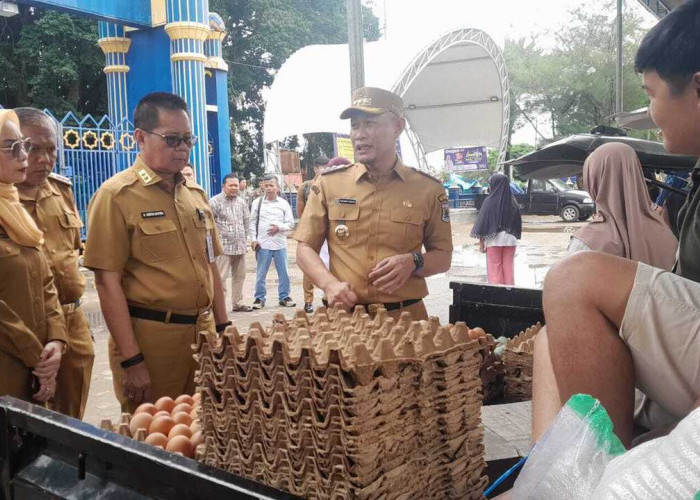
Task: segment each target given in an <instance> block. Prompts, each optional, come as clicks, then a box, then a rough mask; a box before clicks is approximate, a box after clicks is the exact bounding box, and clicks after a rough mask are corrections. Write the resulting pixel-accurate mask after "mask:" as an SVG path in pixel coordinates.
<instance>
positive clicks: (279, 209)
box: [249, 175, 296, 309]
mask: <svg viewBox="0 0 700 500" xmlns="http://www.w3.org/2000/svg"><path fill="white" fill-rule="evenodd" d="M260 187H261V189H262V192H263V195H262V196H260V197H259V198H257V199H255V200H253V203H252V206H251V214H250V228H249V234H250V239H251V241H252V242H253V243H252V245H251V246H252V248H253V250H255V252H256V260H257V263H258V267H257V276H256V281H255V301H254V302H253V309H261V308H263V307H265V299H266V296H267V287H266V286H265V280H266V278H267V271H268V270H269V269H270V264H271V263H272V262H273V261H274V262H275V269H276V270H277V277H278V278H279V283H278V286H277V292H278V300H279V305H281V306H284V307H295V306H296V303H295V302H294V301H293V300H292V298H291V297H290V296H289V293H290V284H289V273H288V272H287V233H288V232H290V231H292V229H294V215H293V214H292V207H290V206H289V203H287V200H285V199H284V198H281V197H280V196H278V192H279V186H278V185H277V178H276V177H275V176H274V175H268V176H265V177H264V178H263V180H262V182H261V183H260Z"/></svg>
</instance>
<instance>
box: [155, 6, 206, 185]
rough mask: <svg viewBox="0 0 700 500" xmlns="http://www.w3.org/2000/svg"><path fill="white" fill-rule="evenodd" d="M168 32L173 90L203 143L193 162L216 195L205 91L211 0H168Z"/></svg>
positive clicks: (200, 179)
mask: <svg viewBox="0 0 700 500" xmlns="http://www.w3.org/2000/svg"><path fill="white" fill-rule="evenodd" d="M166 18H167V24H166V25H165V32H166V33H167V34H168V36H169V37H170V70H171V73H172V79H173V92H174V93H175V94H177V95H179V96H180V97H182V98H183V99H184V100H185V101H187V104H188V106H189V108H190V117H191V119H192V130H193V133H194V134H195V135H196V136H197V137H199V142H198V143H197V144H196V145H195V147H194V148H193V150H192V156H191V158H190V159H191V161H192V165H193V166H194V169H195V175H196V177H197V182H198V183H199V185H200V186H202V187H203V188H204V190H205V191H206V192H207V193H209V194H210V195H211V194H212V190H211V172H210V168H209V161H208V152H207V146H208V136H209V134H208V131H207V111H206V98H205V90H204V64H205V63H206V61H207V57H206V56H205V55H204V42H205V40H207V38H208V37H209V2H208V1H207V0H167V3H166Z"/></svg>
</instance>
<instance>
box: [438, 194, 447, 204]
mask: <svg viewBox="0 0 700 500" xmlns="http://www.w3.org/2000/svg"><path fill="white" fill-rule="evenodd" d="M438 201H439V202H440V203H445V202H446V201H447V195H446V194H445V193H442V194H441V195H440V196H438Z"/></svg>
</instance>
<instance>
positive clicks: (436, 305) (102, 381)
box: [84, 210, 581, 424]
mask: <svg viewBox="0 0 700 500" xmlns="http://www.w3.org/2000/svg"><path fill="white" fill-rule="evenodd" d="M475 215H476V212H474V211H470V210H468V211H463V212H457V213H453V214H452V227H453V237H454V245H455V253H454V255H453V260H452V269H451V270H450V271H449V272H448V273H446V274H442V275H438V276H433V277H431V278H429V279H428V288H429V290H430V295H429V296H428V297H427V298H426V305H427V308H428V312H429V314H431V315H435V316H439V317H440V321H441V322H443V323H446V322H447V321H448V308H449V305H450V304H451V303H452V293H451V290H450V288H449V283H450V281H456V280H463V281H470V282H475V283H479V282H485V281H486V258H485V256H484V255H483V254H481V253H479V251H478V245H477V243H478V242H477V241H476V240H474V239H472V238H470V237H469V232H470V231H471V227H472V224H473V223H474V219H475ZM580 226H581V224H579V223H577V224H564V223H562V222H561V220H560V219H559V218H558V217H535V216H529V217H524V224H523V236H522V240H521V244H520V246H519V247H518V250H517V252H516V272H515V283H516V285H517V286H524V287H541V286H542V281H543V280H544V276H545V274H546V273H547V270H548V269H549V268H550V267H551V265H552V264H553V263H554V262H556V261H557V260H559V259H560V258H562V257H563V256H564V255H566V246H567V245H568V241H569V238H570V233H571V232H573V231H574V230H575V229H576V228H578V227H580ZM295 252H296V242H295V241H294V240H291V239H290V240H289V255H290V256H293V255H295ZM290 260H291V262H290V264H289V272H290V278H291V284H292V298H293V299H294V300H295V301H297V304H300V305H303V304H301V303H302V302H303V293H302V285H301V281H302V275H301V271H300V270H299V268H298V267H297V266H296V264H295V263H294V262H293V260H294V259H293V258H290ZM246 267H247V277H246V282H245V286H244V292H243V293H244V300H245V301H246V302H247V303H248V304H252V302H253V292H254V284H255V258H254V256H253V254H252V253H248V255H247V258H246ZM86 272H87V273H88V277H89V279H88V283H89V285H88V291H87V293H86V294H85V297H84V299H85V302H84V304H85V305H84V308H85V311H86V313H87V315H88V319H89V320H90V324H91V325H92V331H93V335H94V337H95V352H96V359H95V366H94V368H93V374H92V386H91V389H90V397H89V400H88V406H87V410H86V414H85V420H86V421H87V422H89V423H92V424H99V422H100V420H102V419H103V418H111V419H116V418H118V417H119V411H120V410H119V405H118V403H117V400H116V398H115V397H114V393H113V389H112V373H111V371H110V369H109V363H108V359H107V339H108V335H109V332H108V331H107V328H106V327H105V324H104V318H103V317H102V314H101V313H100V307H99V302H98V299H97V293H96V292H95V289H94V287H93V286H92V279H91V278H92V276H91V274H90V273H89V271H86ZM276 291H277V276H276V274H275V271H274V266H273V267H272V268H271V270H270V273H269V274H268V304H269V305H268V306H267V307H266V308H264V309H262V310H260V311H254V312H251V313H229V318H230V319H231V320H232V321H233V322H234V324H236V325H238V326H239V328H241V326H242V327H243V329H244V330H245V329H246V327H247V325H248V324H250V323H251V322H253V321H260V322H262V323H263V324H265V323H266V322H268V321H270V320H271V318H272V315H273V314H274V313H277V312H283V313H286V314H290V313H291V312H292V311H290V310H289V309H288V308H284V307H273V305H274V304H276V301H275V300H273V299H274V298H275V297H276V295H277V294H276ZM320 303H321V293H320V292H319V291H318V290H317V297H316V305H320ZM227 304H228V305H230V300H227Z"/></svg>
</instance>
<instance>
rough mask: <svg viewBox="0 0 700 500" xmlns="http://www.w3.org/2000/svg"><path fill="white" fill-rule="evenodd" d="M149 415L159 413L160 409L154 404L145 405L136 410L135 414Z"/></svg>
mask: <svg viewBox="0 0 700 500" xmlns="http://www.w3.org/2000/svg"><path fill="white" fill-rule="evenodd" d="M144 412H145V413H148V414H149V415H155V414H156V413H158V408H156V405H154V404H153V403H144V404H142V405H141V406H139V407H138V408H136V411H135V412H134V415H136V414H137V413H144Z"/></svg>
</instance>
